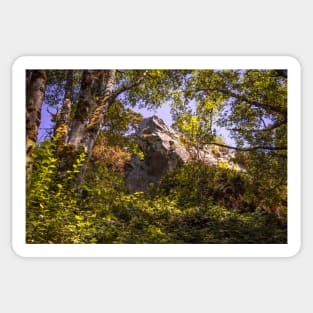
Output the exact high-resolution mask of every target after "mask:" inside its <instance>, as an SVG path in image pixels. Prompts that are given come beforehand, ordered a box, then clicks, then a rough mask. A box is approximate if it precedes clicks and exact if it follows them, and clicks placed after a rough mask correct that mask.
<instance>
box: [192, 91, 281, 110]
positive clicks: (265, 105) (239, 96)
mask: <svg viewBox="0 0 313 313" xmlns="http://www.w3.org/2000/svg"><path fill="white" fill-rule="evenodd" d="M186 91H187V92H188V91H190V89H189V90H186ZM192 91H195V92H199V91H202V92H214V91H215V92H216V91H217V92H220V93H222V94H224V95H226V96H229V97H232V98H235V99H237V100H240V101H244V102H247V103H249V104H250V105H253V106H255V107H258V108H263V109H267V110H270V111H273V112H276V113H280V114H283V115H287V109H284V108H281V107H277V106H274V105H272V104H269V103H261V102H258V101H255V100H253V99H249V98H248V97H247V96H245V95H243V94H237V93H235V92H233V91H230V90H227V89H221V88H203V89H194V90H192Z"/></svg>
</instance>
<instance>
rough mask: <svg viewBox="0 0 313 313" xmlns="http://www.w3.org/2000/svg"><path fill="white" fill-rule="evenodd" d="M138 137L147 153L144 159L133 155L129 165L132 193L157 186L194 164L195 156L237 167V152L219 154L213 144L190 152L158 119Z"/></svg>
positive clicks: (141, 127) (149, 120) (149, 122)
mask: <svg viewBox="0 0 313 313" xmlns="http://www.w3.org/2000/svg"><path fill="white" fill-rule="evenodd" d="M134 138H135V140H136V141H137V143H138V145H139V147H140V148H141V150H142V151H143V154H144V160H140V159H139V157H138V156H133V157H132V159H131V161H130V163H129V169H128V170H127V171H126V172H127V175H126V185H127V187H128V190H129V191H130V192H136V191H145V190H147V188H148V186H149V184H151V183H152V184H154V185H157V184H158V182H159V180H160V178H161V177H162V176H163V175H165V174H166V173H167V172H168V171H169V170H172V169H175V168H177V167H179V166H181V165H183V164H184V163H186V162H188V161H192V160H193V159H195V157H196V158H197V159H198V160H201V161H203V162H206V163H208V164H212V165H217V164H218V162H224V163H225V162H226V163H228V164H229V166H231V167H232V166H233V163H232V162H231V159H232V158H233V157H234V152H233V151H231V150H228V149H226V148H222V149H218V152H216V151H215V150H217V149H215V150H213V149H212V147H210V146H209V145H205V146H204V147H202V148H201V149H198V151H197V150H196V149H195V148H193V149H190V150H189V151H188V150H187V148H186V147H184V145H183V144H182V143H181V140H180V134H179V133H178V132H177V131H175V130H174V129H172V128H170V127H168V126H167V125H166V124H165V123H164V121H163V120H162V119H160V118H158V117H157V116H152V117H149V118H145V119H144V120H143V121H142V122H141V124H140V125H139V128H138V129H137V131H136V136H134Z"/></svg>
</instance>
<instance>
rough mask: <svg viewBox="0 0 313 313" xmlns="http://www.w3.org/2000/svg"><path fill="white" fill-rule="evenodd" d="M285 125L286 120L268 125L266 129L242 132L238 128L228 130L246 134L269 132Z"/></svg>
mask: <svg viewBox="0 0 313 313" xmlns="http://www.w3.org/2000/svg"><path fill="white" fill-rule="evenodd" d="M286 124H287V120H285V119H284V120H282V121H277V122H276V123H274V124H273V125H270V126H268V127H265V128H260V129H247V130H243V129H240V128H232V129H230V130H232V131H238V132H241V131H246V132H269V131H272V130H274V129H276V128H278V127H280V126H283V125H286Z"/></svg>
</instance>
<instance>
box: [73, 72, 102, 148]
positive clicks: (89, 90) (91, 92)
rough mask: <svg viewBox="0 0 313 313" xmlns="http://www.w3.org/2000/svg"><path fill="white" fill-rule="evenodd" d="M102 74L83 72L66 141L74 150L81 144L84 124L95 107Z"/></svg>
mask: <svg viewBox="0 0 313 313" xmlns="http://www.w3.org/2000/svg"><path fill="white" fill-rule="evenodd" d="M103 72H104V71H98V70H95V71H90V70H84V71H83V76H82V81H81V87H80V95H79V100H78V104H77V109H76V112H75V116H74V120H73V123H72V126H71V131H70V135H69V140H68V143H69V144H71V145H73V146H74V147H75V149H78V148H79V147H80V146H81V145H82V144H83V137H84V133H85V127H86V123H87V121H88V119H89V118H90V116H91V113H92V112H93V110H94V108H95V107H96V96H97V95H99V92H100V90H101V86H102V81H103V79H104V73H103Z"/></svg>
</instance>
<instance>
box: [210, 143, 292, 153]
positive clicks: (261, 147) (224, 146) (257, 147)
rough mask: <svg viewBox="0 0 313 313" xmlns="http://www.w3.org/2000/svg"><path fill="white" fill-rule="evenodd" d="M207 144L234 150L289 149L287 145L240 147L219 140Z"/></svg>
mask: <svg viewBox="0 0 313 313" xmlns="http://www.w3.org/2000/svg"><path fill="white" fill-rule="evenodd" d="M206 144H208V145H214V146H219V147H223V148H228V149H232V150H237V151H255V150H274V151H276V150H287V146H283V147H271V146H256V147H249V148H239V147H233V146H229V145H224V144H221V143H217V142H208V143H206Z"/></svg>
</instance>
